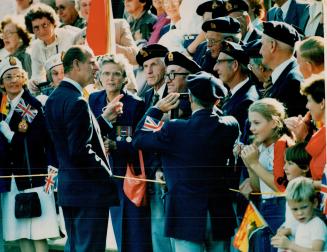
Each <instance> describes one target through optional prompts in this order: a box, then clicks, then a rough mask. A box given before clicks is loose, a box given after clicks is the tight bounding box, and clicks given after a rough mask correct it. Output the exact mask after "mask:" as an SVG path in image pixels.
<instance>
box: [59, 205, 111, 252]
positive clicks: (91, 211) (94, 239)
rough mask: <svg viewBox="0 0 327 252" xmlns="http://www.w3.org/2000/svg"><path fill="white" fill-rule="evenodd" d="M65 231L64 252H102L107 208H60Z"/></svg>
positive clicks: (105, 235)
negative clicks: (66, 237)
mask: <svg viewBox="0 0 327 252" xmlns="http://www.w3.org/2000/svg"><path fill="white" fill-rule="evenodd" d="M62 210H63V213H64V219H65V225H66V231H67V236H68V239H67V242H66V245H65V252H68V251H69V252H75V251H76V252H84V251H85V252H90V251H92V252H98V251H99V252H104V251H105V249H106V237H107V229H108V219H109V207H62Z"/></svg>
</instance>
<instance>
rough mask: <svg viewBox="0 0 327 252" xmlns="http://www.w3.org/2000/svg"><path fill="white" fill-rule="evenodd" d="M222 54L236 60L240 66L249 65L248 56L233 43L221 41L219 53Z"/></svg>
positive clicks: (240, 47) (239, 46)
mask: <svg viewBox="0 0 327 252" xmlns="http://www.w3.org/2000/svg"><path fill="white" fill-rule="evenodd" d="M222 52H223V53H226V54H228V55H229V56H231V57H232V58H234V59H236V60H237V61H238V62H240V63H241V64H244V65H247V64H249V61H250V59H249V56H248V55H247V54H246V52H245V51H244V49H243V48H242V46H241V45H240V44H236V43H234V42H229V41H223V43H222V47H221V50H220V53H222Z"/></svg>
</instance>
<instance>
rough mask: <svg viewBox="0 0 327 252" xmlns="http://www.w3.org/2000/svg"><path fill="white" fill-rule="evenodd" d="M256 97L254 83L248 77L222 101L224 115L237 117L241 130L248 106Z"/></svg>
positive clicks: (257, 95)
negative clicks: (234, 91) (231, 94)
mask: <svg viewBox="0 0 327 252" xmlns="http://www.w3.org/2000/svg"><path fill="white" fill-rule="evenodd" d="M258 99H259V94H258V91H257V89H256V87H255V84H254V83H253V81H252V80H250V79H249V81H248V82H246V83H245V84H244V86H242V87H241V88H240V89H239V90H237V91H236V93H235V94H234V95H233V96H231V97H230V98H227V99H226V100H225V101H224V103H223V107H222V110H223V112H224V115H230V116H234V117H235V118H236V119H237V121H238V123H239V124H240V129H241V131H242V132H243V130H244V125H245V121H246V119H247V118H248V108H249V107H250V105H251V104H252V103H253V102H254V101H256V100H258Z"/></svg>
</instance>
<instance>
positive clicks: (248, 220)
mask: <svg viewBox="0 0 327 252" xmlns="http://www.w3.org/2000/svg"><path fill="white" fill-rule="evenodd" d="M264 227H268V224H267V223H266V221H265V220H264V218H263V217H262V216H261V214H260V212H259V211H258V210H257V208H256V207H255V206H254V204H253V203H252V202H251V201H250V202H249V205H248V206H247V208H246V211H245V213H244V216H243V221H242V223H241V226H240V228H239V229H238V231H237V233H236V235H235V239H234V244H233V245H234V247H235V248H237V249H239V250H240V251H242V252H248V251H249V241H250V238H251V236H252V235H253V234H254V233H255V232H256V231H258V230H259V229H262V228H264Z"/></svg>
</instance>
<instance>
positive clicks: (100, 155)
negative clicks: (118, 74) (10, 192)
mask: <svg viewBox="0 0 327 252" xmlns="http://www.w3.org/2000/svg"><path fill="white" fill-rule="evenodd" d="M63 66H64V71H65V78H64V79H63V81H62V82H61V83H60V85H59V86H58V87H57V88H56V89H55V90H54V91H53V92H52V94H51V95H50V96H49V98H48V100H47V102H46V104H45V117H46V123H47V125H48V129H49V133H50V137H51V139H52V141H53V143H54V147H55V150H56V153H57V156H58V161H59V167H58V181H59V183H58V205H60V206H61V207H62V210H63V214H64V220H65V226H66V231H67V237H68V240H67V243H66V250H67V251H81V252H84V251H85V252H86V251H104V250H105V247H106V236H107V226H108V218H109V208H110V207H111V206H114V205H118V204H119V199H118V192H117V188H116V185H115V184H114V182H113V179H112V174H113V173H112V169H111V166H110V163H109V161H108V156H107V153H106V151H105V146H104V143H103V139H102V135H106V134H109V133H110V131H112V123H113V122H114V121H115V120H116V118H117V116H118V114H121V113H122V103H121V102H119V99H121V98H122V96H123V95H120V96H119V97H118V98H116V99H115V100H113V101H111V102H110V103H109V104H108V105H107V106H106V108H105V109H104V110H103V111H102V114H101V116H99V117H98V118H97V119H96V118H95V116H94V114H93V113H92V111H91V109H90V107H89V104H88V102H87V101H86V100H85V99H84V98H83V91H82V89H83V87H85V86H87V85H88V84H89V83H91V82H93V81H94V77H95V73H96V72H97V71H98V66H97V64H96V60H95V57H94V54H93V52H92V51H91V49H90V48H88V47H86V46H73V47H71V48H70V49H68V50H67V52H66V53H65V56H64V58H63Z"/></svg>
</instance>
